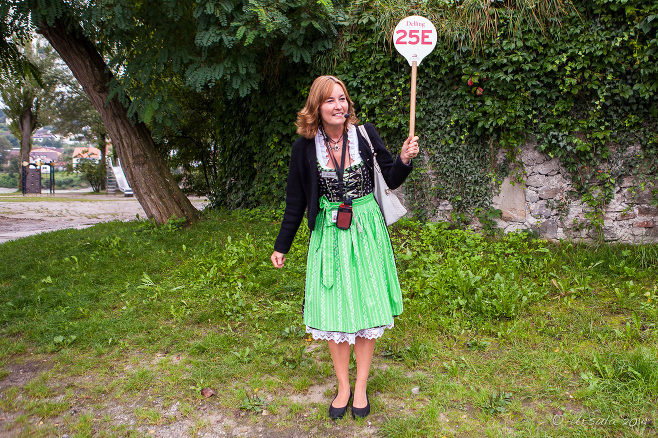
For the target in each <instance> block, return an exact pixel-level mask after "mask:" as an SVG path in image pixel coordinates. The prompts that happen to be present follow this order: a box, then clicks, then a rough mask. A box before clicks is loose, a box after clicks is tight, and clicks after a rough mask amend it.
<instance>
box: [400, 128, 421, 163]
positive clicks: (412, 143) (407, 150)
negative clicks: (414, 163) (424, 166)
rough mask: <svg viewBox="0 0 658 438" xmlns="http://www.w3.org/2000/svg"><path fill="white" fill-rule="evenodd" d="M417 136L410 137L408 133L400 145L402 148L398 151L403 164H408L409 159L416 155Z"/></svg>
mask: <svg viewBox="0 0 658 438" xmlns="http://www.w3.org/2000/svg"><path fill="white" fill-rule="evenodd" d="M418 151H419V149H418V137H412V136H411V135H409V138H407V139H406V140H405V141H404V144H403V145H402V150H401V151H400V158H401V159H402V162H403V163H404V164H409V163H410V162H411V159H412V158H414V157H415V156H416V155H418Z"/></svg>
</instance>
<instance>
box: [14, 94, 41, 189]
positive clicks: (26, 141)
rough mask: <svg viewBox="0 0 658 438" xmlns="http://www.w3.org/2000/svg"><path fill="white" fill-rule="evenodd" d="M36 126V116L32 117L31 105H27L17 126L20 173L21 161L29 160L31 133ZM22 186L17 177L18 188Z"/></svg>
mask: <svg viewBox="0 0 658 438" xmlns="http://www.w3.org/2000/svg"><path fill="white" fill-rule="evenodd" d="M36 126H37V118H36V117H34V113H33V112H32V107H27V108H25V109H24V110H23V113H22V114H21V119H20V120H19V121H18V127H19V129H20V130H21V175H22V174H23V163H29V162H30V150H31V149H32V148H31V144H32V133H33V132H34V129H35V128H36ZM22 188H23V179H22V178H19V179H18V189H19V190H20V189H22Z"/></svg>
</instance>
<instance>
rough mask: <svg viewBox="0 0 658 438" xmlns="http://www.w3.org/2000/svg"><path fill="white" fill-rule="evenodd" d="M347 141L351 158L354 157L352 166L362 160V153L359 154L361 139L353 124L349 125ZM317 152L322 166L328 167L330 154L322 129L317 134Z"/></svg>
mask: <svg viewBox="0 0 658 438" xmlns="http://www.w3.org/2000/svg"><path fill="white" fill-rule="evenodd" d="M347 141H348V144H349V149H350V158H351V159H352V164H351V166H354V165H355V164H359V163H360V162H361V154H359V140H358V138H357V136H356V128H355V127H354V125H352V124H350V125H348V126H347ZM315 154H316V155H317V156H318V163H320V166H322V167H324V168H325V169H328V167H327V163H328V162H329V155H327V146H325V144H324V138H322V133H321V132H320V129H318V132H317V133H316V134H315Z"/></svg>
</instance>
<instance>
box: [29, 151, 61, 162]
mask: <svg viewBox="0 0 658 438" xmlns="http://www.w3.org/2000/svg"><path fill="white" fill-rule="evenodd" d="M61 155H62V153H61V152H59V151H58V150H56V149H54V148H35V149H32V150H31V151H30V163H35V162H37V161H41V162H42V163H50V162H51V161H58V160H59V158H60V157H61Z"/></svg>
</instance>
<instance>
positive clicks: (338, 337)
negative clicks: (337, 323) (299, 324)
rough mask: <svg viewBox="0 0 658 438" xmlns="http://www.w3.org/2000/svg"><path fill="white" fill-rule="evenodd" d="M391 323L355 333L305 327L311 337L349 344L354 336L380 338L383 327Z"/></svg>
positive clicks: (354, 339) (354, 338) (353, 340)
mask: <svg viewBox="0 0 658 438" xmlns="http://www.w3.org/2000/svg"><path fill="white" fill-rule="evenodd" d="M392 328H393V323H391V324H388V325H382V326H379V327H372V328H367V329H363V330H359V331H358V332H356V333H343V332H327V331H324V330H316V329H314V328H311V327H308V326H307V327H306V333H310V334H311V336H312V337H313V339H315V340H316V341H317V340H323V341H334V342H335V343H337V344H340V343H341V342H348V343H349V344H350V345H354V343H355V342H356V338H366V339H378V338H381V337H382V335H383V334H384V329H392Z"/></svg>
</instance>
